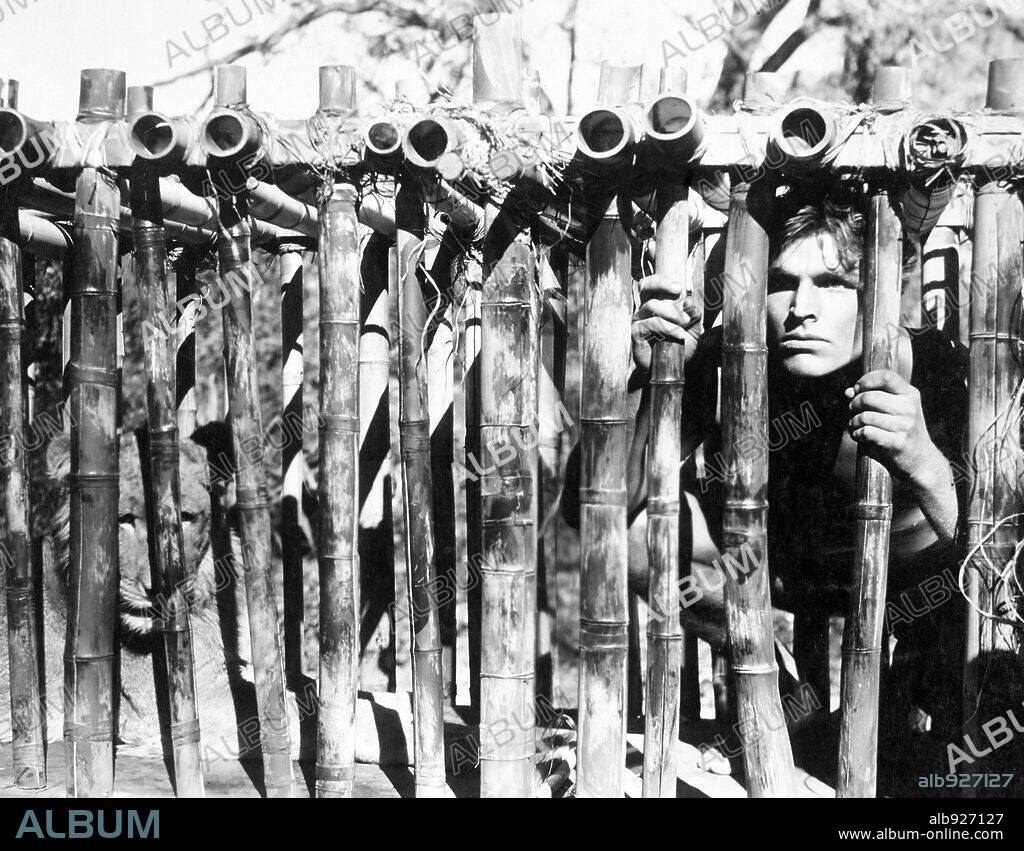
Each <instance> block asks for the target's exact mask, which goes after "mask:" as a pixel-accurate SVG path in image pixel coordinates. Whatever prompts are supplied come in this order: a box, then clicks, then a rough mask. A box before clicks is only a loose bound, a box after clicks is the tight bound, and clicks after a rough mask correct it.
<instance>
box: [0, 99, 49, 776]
mask: <svg viewBox="0 0 1024 851" xmlns="http://www.w3.org/2000/svg"><path fill="white" fill-rule="evenodd" d="M17 95H18V84H17V81H15V80H4V81H3V83H2V100H3V104H4V106H7V107H11V108H14V107H16V106H17ZM0 217H2V220H0V393H2V394H3V397H2V399H0V412H2V413H0V435H2V439H3V440H4V442H6V443H9V444H14V445H17V444H20V443H23V441H24V435H25V433H26V432H27V427H28V424H29V421H30V417H29V412H28V407H27V393H26V387H25V382H24V379H23V363H22V351H23V339H24V337H25V310H24V289H23V283H22V281H23V279H22V256H21V249H20V248H19V245H18V242H19V240H18V238H17V237H18V236H19V235H20V234H18V231H19V225H18V209H17V205H16V203H15V201H14V199H13V198H12V197H11V195H10V192H8V193H7V195H6V197H4V198H3V199H2V201H0ZM0 500H2V505H3V512H2V514H0V546H2V547H3V554H4V564H3V573H4V583H5V586H6V589H7V595H6V606H7V641H8V654H9V669H10V689H11V707H12V711H11V728H12V749H13V756H14V782H15V784H16V785H17V786H18V787H19V788H23V789H39V788H41V787H43V786H45V785H46V754H45V743H44V740H43V715H42V704H41V702H40V689H39V660H40V656H39V653H40V650H41V648H40V646H39V642H38V639H37V634H36V585H37V579H38V577H37V575H36V568H37V567H38V565H37V564H36V563H34V561H33V558H32V553H31V546H32V541H31V535H30V516H29V505H30V500H29V477H28V465H27V459H26V457H25V454H24V453H21V454H20V456H19V457H18V458H17V459H14V460H13V461H9V462H8V463H4V464H3V465H2V466H0Z"/></svg>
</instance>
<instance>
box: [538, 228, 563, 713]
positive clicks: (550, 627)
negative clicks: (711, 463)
mask: <svg viewBox="0 0 1024 851" xmlns="http://www.w3.org/2000/svg"><path fill="white" fill-rule="evenodd" d="M568 259H569V256H568V253H567V252H566V251H565V250H564V249H562V248H560V247H554V248H551V249H549V250H547V251H545V252H544V266H543V267H542V269H547V270H548V272H549V274H551V276H552V281H551V284H552V285H551V286H550V290H551V292H552V293H554V295H553V296H552V297H549V298H547V299H546V308H545V312H546V314H547V315H546V319H545V320H544V323H543V326H542V328H541V342H540V349H541V366H540V371H539V373H538V375H539V386H538V388H537V405H538V414H539V417H538V419H539V421H540V422H539V440H540V449H539V453H540V466H539V468H538V481H539V482H540V487H539V488H538V505H537V518H538V523H539V524H540V526H539V528H538V534H539V535H542V540H541V544H540V547H539V548H538V550H537V593H538V598H537V662H536V666H535V668H536V676H537V696H538V698H539V697H544V698H546V699H547V700H549V701H552V700H555V699H556V696H557V695H558V694H559V693H560V689H559V688H558V613H557V608H558V552H559V537H560V535H559V533H560V531H561V524H560V523H559V520H560V519H561V512H560V511H558V494H559V491H560V489H561V486H562V450H563V443H564V438H563V429H564V428H567V427H569V426H571V423H568V424H567V423H564V422H562V419H561V418H562V416H563V414H562V411H564V410H565V364H566V357H567V352H568V343H569V335H568V325H567V304H568V293H567V289H568V283H569V274H568V267H567V263H568ZM543 289H544V288H543V287H542V290H543Z"/></svg>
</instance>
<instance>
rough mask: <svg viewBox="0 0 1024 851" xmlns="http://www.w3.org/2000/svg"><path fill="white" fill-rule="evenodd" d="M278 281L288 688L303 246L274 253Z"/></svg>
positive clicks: (294, 637) (298, 639)
mask: <svg viewBox="0 0 1024 851" xmlns="http://www.w3.org/2000/svg"><path fill="white" fill-rule="evenodd" d="M277 262H278V276H279V278H280V281H281V395H282V400H283V401H282V405H281V408H282V411H281V414H282V417H281V430H282V432H283V433H282V435H281V443H282V446H281V478H282V482H281V569H282V575H283V581H284V611H283V612H282V614H283V615H284V670H285V675H286V677H287V678H288V680H289V682H291V681H292V678H293V677H301V676H302V674H303V655H302V636H303V623H304V621H305V612H304V608H303V587H302V540H303V532H302V526H301V525H300V523H299V516H300V514H301V511H302V481H303V476H302V474H303V469H304V465H303V455H302V438H303V433H304V431H305V429H304V427H303V426H304V422H303V415H304V414H305V407H304V405H303V403H302V379H303V376H304V374H305V371H304V369H303V330H302V328H303V315H302V246H301V245H299V244H298V243H294V242H286V243H282V244H281V245H280V246H278V251H277Z"/></svg>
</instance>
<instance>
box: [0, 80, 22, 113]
mask: <svg viewBox="0 0 1024 851" xmlns="http://www.w3.org/2000/svg"><path fill="white" fill-rule="evenodd" d="M0 106H3V107H6V108H7V109H17V108H18V81H17V80H2V79H0Z"/></svg>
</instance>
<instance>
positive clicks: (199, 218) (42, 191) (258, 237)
mask: <svg viewBox="0 0 1024 851" xmlns="http://www.w3.org/2000/svg"><path fill="white" fill-rule="evenodd" d="M270 188H274V187H270ZM160 193H161V201H162V203H163V212H164V216H165V218H164V233H165V235H166V237H167V238H168V239H174V240H178V241H179V242H183V243H186V244H188V245H203V244H206V243H212V242H213V241H214V240H215V239H216V228H217V215H216V212H212V211H211V210H210V208H209V207H208V206H207V205H206V201H205V199H203V198H201V197H200V196H199V195H196V194H195V193H193V192H189V191H188V190H187V189H185V187H183V186H182V185H181V184H180V183H176V182H175V181H173V180H167V179H163V180H161V181H160ZM18 203H19V205H20V206H21V207H22V208H23V209H29V210H38V211H39V212H41V213H46V214H47V215H50V216H57V217H58V218H62V219H64V218H66V219H71V218H72V217H73V216H74V205H75V202H74V197H73V196H72V195H71V194H70V193H67V192H62V191H61V190H59V189H55V188H54V187H52V186H50V185H49V184H48V183H46V182H44V181H40V180H36V181H34V182H32V183H28V184H26V185H25V187H24V188H23V189H22V190H21V193H20V194H19V196H18ZM386 215H387V213H386V210H383V211H382V212H381V219H382V220H383V218H384V217H385V216H386ZM249 225H250V227H251V228H252V242H253V245H256V246H265V245H269V244H270V243H274V242H294V241H296V240H299V241H301V240H302V239H303V237H305V236H307V234H304V233H300V232H299V231H293V230H289V229H287V228H281V227H278V226H277V225H274V224H271V223H270V222H264V221H260V220H259V219H256V218H252V217H250V220H249ZM131 228H132V215H131V210H129V209H128V208H127V207H122V208H121V231H122V232H125V233H130V232H131Z"/></svg>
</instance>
